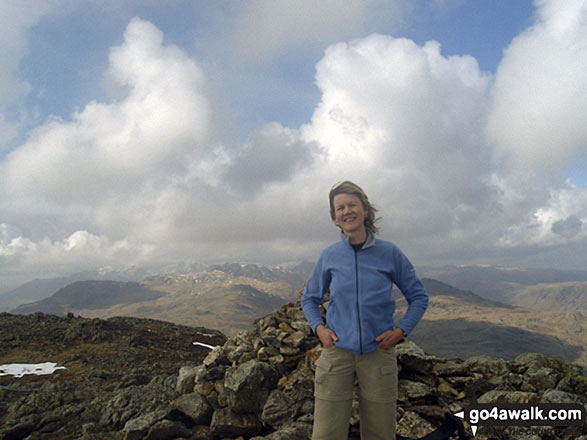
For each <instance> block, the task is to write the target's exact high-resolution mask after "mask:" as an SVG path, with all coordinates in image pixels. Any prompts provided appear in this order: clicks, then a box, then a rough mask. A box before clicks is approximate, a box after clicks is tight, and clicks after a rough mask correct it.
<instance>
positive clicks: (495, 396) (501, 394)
mask: <svg viewBox="0 0 587 440" xmlns="http://www.w3.org/2000/svg"><path fill="white" fill-rule="evenodd" d="M538 401H539V397H538V394H536V393H528V392H524V391H506V390H492V391H489V392H487V393H485V394H483V395H482V396H481V397H479V399H477V402H479V403H497V402H505V403H537V402H538Z"/></svg>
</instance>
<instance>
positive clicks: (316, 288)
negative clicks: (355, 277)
mask: <svg viewBox="0 0 587 440" xmlns="http://www.w3.org/2000/svg"><path fill="white" fill-rule="evenodd" d="M324 260H325V258H324V254H322V255H320V258H319V259H318V262H317V263H316V265H315V266H314V269H313V270H312V274H311V275H310V279H309V280H308V282H307V283H306V287H305V288H304V291H303V293H302V301H301V304H302V310H303V311H304V314H305V315H306V319H307V320H308V322H309V324H310V326H311V327H312V330H313V331H314V333H316V327H317V326H318V325H319V324H324V321H323V320H322V315H321V314H320V303H321V302H322V299H323V298H324V294H325V293H326V292H327V291H328V289H329V288H330V273H329V272H328V271H327V270H326V269H325V268H324V265H325V264H324V263H325V261H324Z"/></svg>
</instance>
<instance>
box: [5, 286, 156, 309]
mask: <svg viewBox="0 0 587 440" xmlns="http://www.w3.org/2000/svg"><path fill="white" fill-rule="evenodd" d="M162 296H164V294H163V293H161V292H156V291H154V290H150V289H148V288H146V287H144V286H143V285H141V284H139V283H133V282H119V281H97V280H92V281H77V282H75V283H72V284H69V285H68V286H66V287H64V288H62V289H59V290H58V291H57V292H56V293H55V294H53V295H51V296H50V297H49V298H46V299H43V300H41V301H36V302H33V303H30V304H23V305H20V306H18V307H17V308H16V309H15V310H14V313H18V314H26V313H34V312H43V313H49V314H52V315H65V314H66V313H68V312H71V311H74V310H75V311H77V310H97V309H105V308H108V307H111V306H115V305H123V304H134V303H140V302H144V301H154V300H156V299H158V298H161V297H162Z"/></svg>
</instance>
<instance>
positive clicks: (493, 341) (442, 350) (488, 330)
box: [397, 278, 587, 368]
mask: <svg viewBox="0 0 587 440" xmlns="http://www.w3.org/2000/svg"><path fill="white" fill-rule="evenodd" d="M423 282H424V285H425V286H426V288H427V290H428V292H429V294H430V305H429V307H428V310H427V311H426V314H425V315H424V319H423V320H422V321H421V322H420V324H418V327H416V330H415V331H414V332H413V333H412V335H411V336H410V338H411V339H413V340H414V341H416V342H417V343H418V344H419V345H421V346H422V347H423V348H424V349H425V350H431V351H434V352H435V353H438V354H439V355H442V356H447V357H453V356H455V357H461V358H466V357H469V356H476V355H481V354H487V355H490V356H499V357H503V358H505V359H513V358H514V357H516V356H518V355H519V354H520V353H524V352H528V351H539V352H540V353H545V354H549V355H551V356H556V357H560V358H561V359H565V360H568V361H573V362H577V363H579V364H581V365H582V366H583V367H584V368H587V311H574V312H559V311H542V312H540V313H537V312H536V311H534V310H530V309H526V308H520V307H513V306H510V305H506V304H500V303H497V302H495V301H490V300H486V299H483V298H480V297H478V296H476V295H474V294H472V293H471V292H467V291H463V290H460V289H457V288H454V287H452V286H449V285H446V284H444V283H441V282H439V281H437V280H431V279H428V278H424V279H423ZM397 300H398V311H397V315H398V317H399V316H400V315H401V314H402V313H404V311H405V308H406V306H407V304H406V303H405V300H404V299H403V297H402V296H401V294H400V295H399V296H398V297H397Z"/></svg>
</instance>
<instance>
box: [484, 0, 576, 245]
mask: <svg viewBox="0 0 587 440" xmlns="http://www.w3.org/2000/svg"><path fill="white" fill-rule="evenodd" d="M536 4H537V19H536V23H535V24H534V25H533V26H531V27H530V28H529V29H527V30H526V31H525V32H523V33H522V34H521V35H519V36H518V37H516V38H515V39H514V40H513V41H512V43H511V44H510V46H509V47H508V48H507V50H506V51H505V54H504V58H503V60H502V62H501V64H500V66H499V68H498V71H497V74H496V78H495V85H494V87H493V89H492V99H491V104H490V109H489V112H488V125H487V135H488V138H489V140H490V141H491V142H492V145H493V146H494V161H495V162H496V163H498V164H499V169H498V170H497V171H496V173H495V175H494V176H493V181H494V183H495V185H496V187H498V188H499V189H500V193H501V197H500V204H501V206H502V208H503V210H504V215H503V220H504V228H505V229H506V231H507V232H506V233H505V234H504V236H503V237H502V238H501V242H502V243H505V244H507V245H509V246H514V245H516V246H518V245H523V244H529V243H533V244H549V243H552V242H553V241H559V242H560V241H563V240H562V238H563V237H564V236H561V235H560V234H558V235H554V234H553V232H554V230H556V228H555V229H553V225H554V223H556V222H559V221H561V220H563V219H566V218H567V217H568V216H573V215H575V216H577V218H579V219H580V220H581V219H582V220H581V221H583V222H584V221H585V220H587V210H586V208H585V203H584V200H585V189H584V188H579V187H576V186H573V185H570V184H569V183H568V182H567V181H566V173H567V171H568V169H569V168H570V167H572V166H573V164H574V163H576V162H577V161H580V160H581V159H583V160H584V159H585V157H586V154H587V149H585V145H586V144H587V126H586V125H585V123H584V116H585V115H586V114H587V79H586V77H585V71H586V69H587V60H586V58H585V57H584V56H583V54H584V53H586V52H587V25H586V23H587V5H586V4H585V2H583V1H580V0H579V1H574V0H573V1H569V2H564V3H561V2H557V1H547V0H541V1H537V2H536ZM579 163H580V162H579ZM569 201H572V202H571V203H569ZM571 206H572V208H571ZM566 238H567V239H569V238H570V237H569V236H567V237H566ZM575 238H576V237H575Z"/></svg>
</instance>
